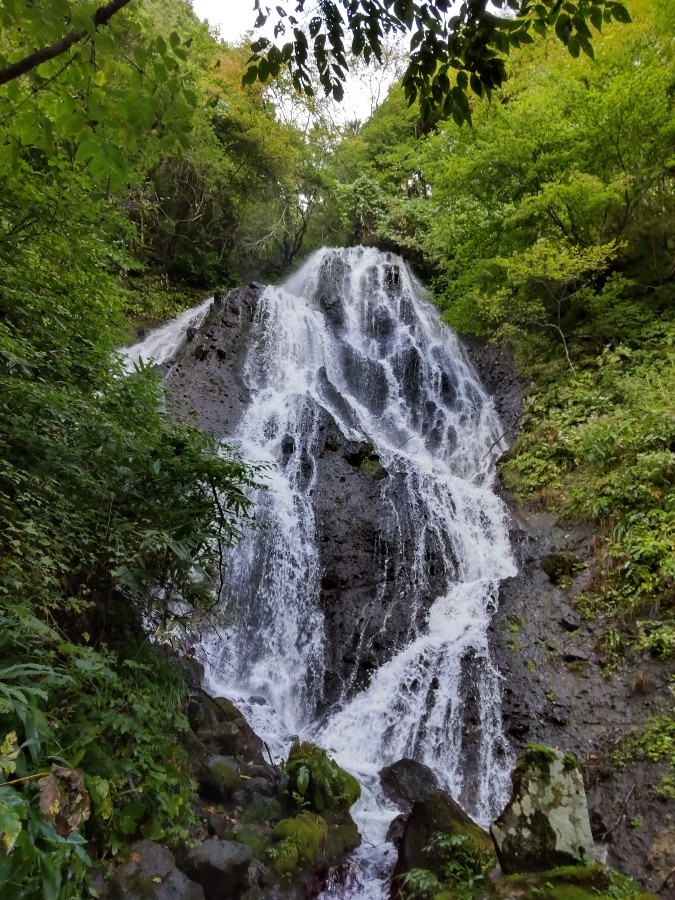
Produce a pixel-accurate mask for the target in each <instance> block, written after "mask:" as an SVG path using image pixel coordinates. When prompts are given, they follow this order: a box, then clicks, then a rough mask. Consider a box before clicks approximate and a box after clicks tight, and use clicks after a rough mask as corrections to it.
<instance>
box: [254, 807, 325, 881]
mask: <svg viewBox="0 0 675 900" xmlns="http://www.w3.org/2000/svg"><path fill="white" fill-rule="evenodd" d="M327 837H328V825H327V823H326V822H325V820H324V819H323V818H322V817H321V816H319V815H316V813H310V812H303V813H300V815H299V816H295V817H294V818H289V819H282V820H281V822H279V823H278V824H277V825H276V827H275V829H274V831H273V833H272V841H273V844H272V846H271V847H269V848H268V849H267V853H266V863H267V864H268V865H269V867H270V868H271V870H272V871H273V872H274V873H275V874H276V875H277V876H278V877H280V878H282V879H284V880H287V881H290V880H291V879H292V878H293V877H294V876H296V875H298V874H299V873H301V872H307V871H310V870H311V869H312V868H314V867H315V866H316V864H317V863H318V862H319V860H320V859H322V858H323V857H324V854H325V849H326V839H327Z"/></svg>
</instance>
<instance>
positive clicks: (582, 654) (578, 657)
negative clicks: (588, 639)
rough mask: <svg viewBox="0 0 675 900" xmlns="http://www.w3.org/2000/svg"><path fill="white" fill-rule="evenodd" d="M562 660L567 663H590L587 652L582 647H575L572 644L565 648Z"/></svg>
mask: <svg viewBox="0 0 675 900" xmlns="http://www.w3.org/2000/svg"><path fill="white" fill-rule="evenodd" d="M562 658H563V659H564V660H565V662H588V660H589V659H590V657H589V655H588V653H587V652H586V651H585V650H583V649H582V648H581V647H575V646H573V645H572V644H570V645H568V646H567V647H565V648H564V650H563V651H562Z"/></svg>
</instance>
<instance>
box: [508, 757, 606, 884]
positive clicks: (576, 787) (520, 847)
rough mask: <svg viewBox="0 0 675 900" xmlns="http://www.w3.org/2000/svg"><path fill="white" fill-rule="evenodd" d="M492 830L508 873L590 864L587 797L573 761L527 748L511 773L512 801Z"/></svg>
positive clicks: (590, 839) (590, 841) (591, 853)
mask: <svg viewBox="0 0 675 900" xmlns="http://www.w3.org/2000/svg"><path fill="white" fill-rule="evenodd" d="M490 832H491V834H492V837H493V840H494V842H495V847H496V849H497V856H498V857H499V862H500V865H501V868H502V870H503V871H504V872H505V873H506V874H508V875H510V874H513V873H517V872H518V873H523V872H544V871H547V870H550V869H555V868H557V867H559V866H568V865H575V864H581V863H587V862H592V860H593V837H592V835H591V826H590V822H589V819H588V808H587V806H586V794H585V792H584V783H583V779H582V777H581V773H580V771H579V769H578V767H577V764H576V761H575V760H574V758H573V757H571V756H570V755H569V754H563V753H561V752H560V751H559V750H553V749H551V748H550V747H544V746H540V745H536V744H529V745H528V746H527V747H526V749H525V753H524V755H523V757H522V759H521V760H520V761H519V763H518V765H517V766H516V768H515V770H514V773H513V785H512V791H511V799H510V800H509V802H508V804H507V805H506V808H505V809H504V811H503V812H502V814H501V815H500V816H499V817H498V818H497V819H496V820H495V822H493V824H492V826H491V827H490Z"/></svg>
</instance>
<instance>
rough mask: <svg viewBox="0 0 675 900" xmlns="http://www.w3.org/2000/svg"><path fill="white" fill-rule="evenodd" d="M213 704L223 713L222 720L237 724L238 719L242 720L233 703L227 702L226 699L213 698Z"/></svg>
mask: <svg viewBox="0 0 675 900" xmlns="http://www.w3.org/2000/svg"><path fill="white" fill-rule="evenodd" d="M213 702H214V703H215V704H216V705H217V706H219V707H220V710H221V712H222V713H223V719H224V720H225V721H226V722H237V721H239V719H242V718H243V716H242V714H241V713H240V711H239V710H238V709H237V707H236V706H235V705H234V703H233V702H232V701H231V700H228V698H227V697H215V698H214V700H213Z"/></svg>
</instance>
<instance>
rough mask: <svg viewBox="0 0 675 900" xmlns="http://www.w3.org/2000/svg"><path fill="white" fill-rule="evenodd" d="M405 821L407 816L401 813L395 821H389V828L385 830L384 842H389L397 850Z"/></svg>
mask: <svg viewBox="0 0 675 900" xmlns="http://www.w3.org/2000/svg"><path fill="white" fill-rule="evenodd" d="M407 821H408V816H407V814H406V813H401V814H400V816H396V818H395V819H392V820H391V823H390V825H389V828H387V836H386V840H387V841H389V843H390V844H393V845H394V847H396V849H397V850H398V848H399V845H400V843H401V838H402V837H403V832H404V831H405V823H406V822H407Z"/></svg>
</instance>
